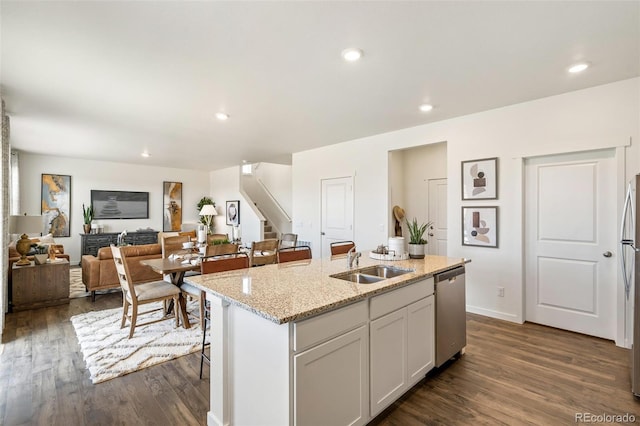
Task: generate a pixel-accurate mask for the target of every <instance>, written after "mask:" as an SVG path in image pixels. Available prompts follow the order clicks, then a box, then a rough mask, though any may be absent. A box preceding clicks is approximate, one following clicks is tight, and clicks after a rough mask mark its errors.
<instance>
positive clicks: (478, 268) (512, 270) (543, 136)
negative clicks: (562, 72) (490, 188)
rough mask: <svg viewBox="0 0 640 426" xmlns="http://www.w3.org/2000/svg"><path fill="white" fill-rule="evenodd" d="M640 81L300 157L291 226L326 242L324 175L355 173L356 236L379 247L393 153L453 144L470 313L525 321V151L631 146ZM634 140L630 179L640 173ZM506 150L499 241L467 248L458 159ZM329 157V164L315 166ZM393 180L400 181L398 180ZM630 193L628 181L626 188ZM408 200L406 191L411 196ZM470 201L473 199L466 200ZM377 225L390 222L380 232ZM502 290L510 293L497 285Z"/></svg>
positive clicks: (453, 197) (456, 219) (451, 211)
mask: <svg viewBox="0 0 640 426" xmlns="http://www.w3.org/2000/svg"><path fill="white" fill-rule="evenodd" d="M639 94H640V79H638V78H634V79H629V80H624V81H620V82H616V83H612V84H607V85H603V86H598V87H593V88H589V89H585V90H580V91H576V92H571V93H567V94H563V95H558V96H553V97H549V98H544V99H539V100H535V101H531V102H526V103H522V104H517V105H512V106H508V107H504V108H499V109H495V110H491V111H486V112H482V113H477V114H472V115H468V116H464V117H458V118H454V119H450V120H445V121H440V122H436V123H432V124H427V125H423V126H418V127H413V128H408V129H403V130H400V131H396V132H390V133H385V134H380V135H376V136H372V137H367V138H363V139H358V140H354V141H350V142H345V143H342V144H337V145H332V146H328V147H324V148H319V149H315V150H310V151H305V152H300V153H296V154H294V155H293V218H294V232H297V233H298V234H299V239H301V240H310V241H312V244H313V245H314V246H316V247H319V246H320V234H319V233H320V180H321V179H323V178H331V177H338V176H350V175H353V176H355V213H354V214H355V241H356V244H357V245H358V246H359V247H361V248H363V249H366V248H375V247H376V246H377V245H378V244H380V243H381V242H383V241H385V240H386V236H387V235H389V234H390V232H389V231H388V229H387V228H388V227H389V226H390V219H389V216H390V214H391V213H390V211H391V209H390V206H392V204H391V203H390V200H389V189H388V184H389V181H390V176H389V169H388V168H389V163H390V162H391V161H390V159H389V155H388V152H389V151H392V150H397V149H403V148H409V147H415V146H420V145H425V144H432V143H437V142H442V141H446V142H447V178H448V187H449V193H448V200H447V201H448V202H447V204H448V222H449V225H450V226H449V238H448V253H449V256H451V257H464V258H469V259H472V263H470V264H469V265H468V268H467V304H468V310H470V311H474V312H478V313H483V314H486V315H489V316H494V317H498V318H503V319H508V320H512V321H517V322H520V321H522V320H523V308H522V285H523V279H524V278H523V237H522V235H523V228H522V227H523V212H522V202H523V200H522V196H523V191H522V180H523V179H522V171H523V167H522V162H523V157H528V156H537V155H547V154H554V153H561V152H573V151H583V150H592V149H600V148H608V147H620V146H627V145H628V144H629V141H630V137H633V140H634V141H638V140H639V136H640V106H639V99H640V97H639V96H638V95H639ZM637 145H638V144H637V143H635V144H634V146H632V147H630V148H627V149H626V151H627V153H628V159H627V166H628V167H629V170H627V176H628V177H630V176H631V175H632V174H635V172H638V171H640V168H639V167H638V166H639V165H640V161H639V160H640V153H639V151H638V147H637ZM486 157H499V198H498V200H495V201H491V202H483V203H482V204H483V205H497V206H499V208H500V224H499V225H500V241H499V244H500V247H499V248H498V249H488V248H481V247H467V246H465V247H463V246H462V245H461V229H460V226H456V224H459V223H460V208H461V206H462V205H463V203H462V201H461V197H460V184H461V183H460V162H461V161H464V160H471V159H476V158H486ZM318 164H322V167H318V166H317V165H318ZM391 180H393V179H391ZM620 191H621V192H622V191H623V188H622V187H621V188H620ZM404 198H405V200H406V198H407V194H404ZM466 205H469V202H467V203H466ZM380 224H384V226H383V227H382V228H383V229H380ZM496 286H502V287H505V297H504V298H499V297H497V295H496V292H495V287H496Z"/></svg>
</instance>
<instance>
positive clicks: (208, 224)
mask: <svg viewBox="0 0 640 426" xmlns="http://www.w3.org/2000/svg"><path fill="white" fill-rule="evenodd" d="M208 204H211V205H212V206H213V207H214V208H215V206H216V203H215V201H213V200H212V199H211V198H209V197H202V198H201V199H200V201H198V204H197V208H198V214H200V212H201V211H202V207H204V206H206V205H208ZM200 223H202V224H203V225H205V226H206V227H207V233H209V232H213V229H212V228H213V227H212V226H211V225H213V224H212V223H211V216H209V215H202V216H200Z"/></svg>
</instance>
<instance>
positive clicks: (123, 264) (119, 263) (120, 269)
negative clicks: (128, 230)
mask: <svg viewBox="0 0 640 426" xmlns="http://www.w3.org/2000/svg"><path fill="white" fill-rule="evenodd" d="M111 253H112V255H113V261H114V263H115V265H116V274H117V275H118V281H120V287H121V288H122V295H123V297H126V295H127V293H129V294H130V295H131V300H132V301H133V302H134V303H136V301H137V298H136V291H135V288H134V286H133V281H131V274H130V273H129V265H128V264H127V259H126V256H125V254H124V253H123V251H122V250H121V249H120V247H116V246H114V245H113V244H111Z"/></svg>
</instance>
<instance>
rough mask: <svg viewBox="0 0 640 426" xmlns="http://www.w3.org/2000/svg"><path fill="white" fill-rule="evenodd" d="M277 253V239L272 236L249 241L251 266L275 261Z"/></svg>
mask: <svg viewBox="0 0 640 426" xmlns="http://www.w3.org/2000/svg"><path fill="white" fill-rule="evenodd" d="M277 253H278V240H277V239H275V238H273V239H267V240H262V241H254V242H253V243H251V251H250V253H249V258H250V259H251V266H261V265H269V264H271V263H276V261H277V258H276V257H277Z"/></svg>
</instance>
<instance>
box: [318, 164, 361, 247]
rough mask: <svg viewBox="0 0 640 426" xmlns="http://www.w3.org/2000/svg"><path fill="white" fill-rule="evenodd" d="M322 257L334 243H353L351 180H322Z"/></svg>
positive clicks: (346, 178) (345, 178)
mask: <svg viewBox="0 0 640 426" xmlns="http://www.w3.org/2000/svg"><path fill="white" fill-rule="evenodd" d="M321 197H322V200H321V206H322V222H321V223H322V229H321V235H322V256H323V257H326V256H330V255H331V251H330V248H329V245H330V244H331V243H332V242H334V241H353V178H352V177H344V178H335V179H322V194H321Z"/></svg>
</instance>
